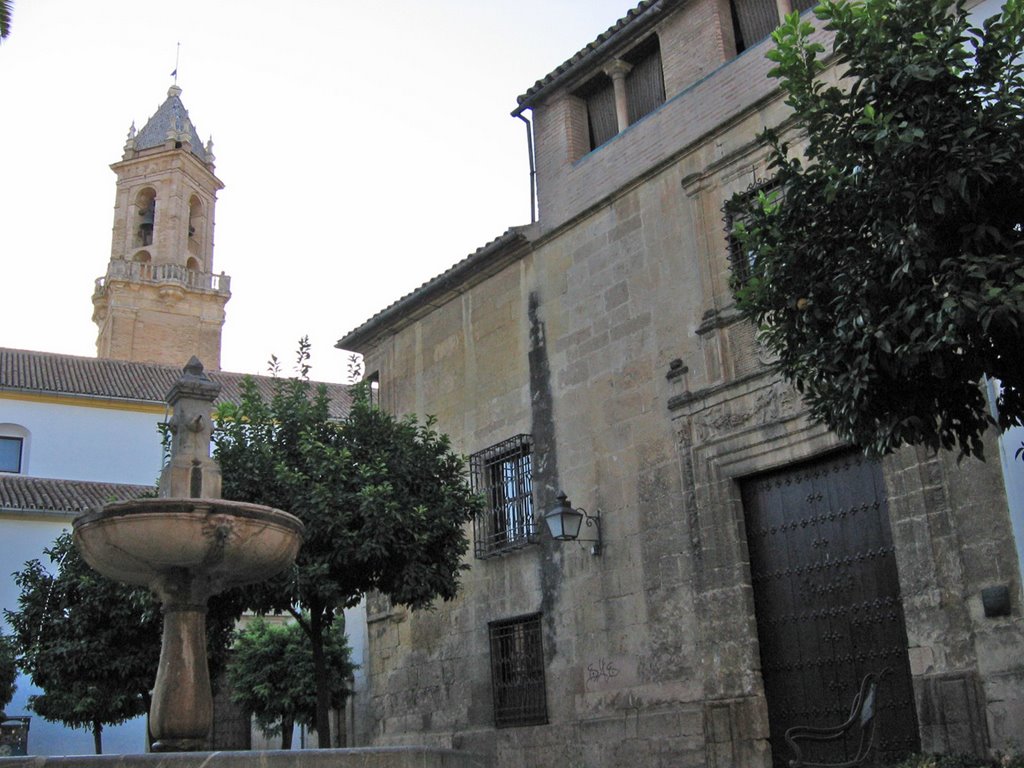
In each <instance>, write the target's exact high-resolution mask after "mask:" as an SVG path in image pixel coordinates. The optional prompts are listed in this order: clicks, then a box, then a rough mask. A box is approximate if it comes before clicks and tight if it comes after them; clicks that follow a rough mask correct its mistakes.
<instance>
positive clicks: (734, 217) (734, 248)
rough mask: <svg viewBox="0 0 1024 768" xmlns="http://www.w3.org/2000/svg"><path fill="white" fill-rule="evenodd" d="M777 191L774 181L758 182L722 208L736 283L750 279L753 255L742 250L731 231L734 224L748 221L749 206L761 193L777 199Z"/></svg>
mask: <svg viewBox="0 0 1024 768" xmlns="http://www.w3.org/2000/svg"><path fill="white" fill-rule="evenodd" d="M779 190H780V188H779V184H778V182H777V181H776V180H775V179H768V180H767V181H763V180H758V181H755V182H754V183H753V184H751V185H750V186H749V187H748V188H747V190H746V191H745V192H743V193H742V194H741V195H740V197H739V199H738V200H736V201H734V200H732V199H729V200H726V202H725V205H723V206H722V213H723V214H724V216H723V218H722V221H724V222H725V236H726V240H727V241H728V243H729V266H730V267H731V268H732V271H733V275H734V276H735V278H736V282H737V283H741V284H742V283H745V282H746V281H747V278H749V277H750V270H751V268H752V267H753V265H754V254H753V252H752V251H748V250H746V249H744V248H743V244H742V243H741V242H740V239H739V238H738V237H736V236H735V235H734V234H733V230H734V229H735V227H736V224H738V223H740V222H746V221H747V220H748V216H749V214H748V213H747V211H748V210H749V206H751V205H753V203H754V201H755V200H756V199H757V198H758V196H759V195H760V194H761V193H764V195H765V196H767V197H772V196H774V197H775V198H777V197H778V195H779Z"/></svg>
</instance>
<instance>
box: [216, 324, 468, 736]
mask: <svg viewBox="0 0 1024 768" xmlns="http://www.w3.org/2000/svg"><path fill="white" fill-rule="evenodd" d="M308 360H309V345H308V342H307V341H306V340H305V339H303V340H302V341H301V342H300V348H299V356H298V369H299V370H298V376H297V377H295V378H290V379H278V380H277V382H276V383H275V387H274V391H273V395H272V397H271V398H270V400H269V401H266V400H265V399H264V398H263V397H261V396H260V394H259V392H258V391H257V389H256V385H255V383H254V382H253V381H252V380H247V381H244V382H243V384H242V396H241V401H240V403H239V404H238V405H231V404H227V405H224V406H222V407H221V409H220V411H219V413H218V419H217V428H216V430H215V432H214V443H215V452H214V455H215V457H216V459H217V461H219V462H220V466H221V470H222V472H223V476H224V497H225V498H228V499H235V500H239V501H249V502H254V503H258V504H267V505H269V506H272V507H277V508H279V509H283V510H285V511H288V512H291V513H292V514H294V515H296V516H297V517H299V519H301V520H302V522H303V523H304V524H305V526H306V531H305V541H304V543H303V545H302V548H301V549H300V550H299V555H298V558H297V560H296V564H295V567H294V568H293V569H292V570H291V571H287V572H285V573H283V574H281V575H279V576H278V577H276V578H275V579H272V580H270V581H268V582H265V583H264V584H262V585H256V586H254V587H250V588H247V589H248V593H249V596H250V607H251V608H252V609H253V610H255V611H256V612H257V613H270V612H289V613H291V614H292V615H293V616H294V617H295V620H296V621H297V622H298V624H299V625H300V626H301V627H302V629H303V630H304V631H305V632H306V633H307V635H308V637H309V638H310V643H311V646H312V652H313V657H314V663H315V665H316V676H317V680H318V681H323V682H324V684H322V685H321V686H320V687H319V689H318V692H317V694H318V706H317V722H316V730H317V731H318V733H319V734H320V736H321V744H324V745H326V744H327V743H329V735H330V726H329V722H328V718H327V710H328V700H329V695H328V690H327V688H326V676H325V667H324V666H323V665H324V664H325V660H324V659H325V657H324V637H325V634H326V632H327V630H328V629H329V627H330V626H331V623H332V622H333V621H334V618H335V616H336V615H337V613H338V612H339V611H341V610H342V609H343V608H345V607H350V606H354V605H356V604H357V603H358V602H359V600H360V599H361V598H362V597H363V596H364V595H365V594H366V593H367V592H369V591H371V590H378V591H380V592H381V593H383V594H384V595H386V596H387V597H388V598H389V599H390V600H391V601H392V602H393V603H395V604H401V605H405V606H408V607H410V608H425V607H427V606H429V605H430V604H431V602H433V601H434V600H436V599H437V598H441V599H444V600H449V599H451V598H453V597H454V596H455V594H456V592H457V590H458V586H459V574H460V572H461V570H462V569H463V568H465V567H467V566H465V565H464V564H463V563H462V556H463V554H464V553H465V552H466V549H467V546H468V540H467V537H466V532H465V525H466V523H467V522H468V521H469V520H470V519H471V518H472V516H473V514H474V513H475V512H476V511H477V510H478V509H479V508H480V505H481V503H482V502H481V500H480V499H479V497H477V496H476V495H475V494H473V493H472V492H471V491H470V489H469V487H468V486H467V484H466V482H465V477H464V475H465V462H464V460H463V459H462V458H461V457H460V456H458V455H456V454H455V453H454V452H453V451H452V449H451V444H450V442H449V440H448V438H447V436H445V435H443V434H440V433H438V432H437V431H436V430H435V429H434V428H433V420H431V419H427V421H426V422H425V423H419V422H418V421H417V420H416V418H415V417H413V416H409V417H405V418H395V417H394V416H392V415H390V414H388V413H386V412H384V411H383V410H381V409H379V408H376V407H374V406H373V405H372V404H371V403H370V402H369V398H368V397H367V394H366V391H365V390H364V389H362V388H361V387H358V386H357V387H356V388H354V390H353V392H354V394H355V396H354V399H353V402H352V405H351V408H350V411H349V414H348V416H347V417H346V418H344V419H342V420H340V421H339V420H333V419H332V418H331V416H330V408H329V400H328V397H327V392H326V388H325V387H323V386H319V387H314V386H313V384H312V383H311V382H310V381H309V379H308V373H309V364H308Z"/></svg>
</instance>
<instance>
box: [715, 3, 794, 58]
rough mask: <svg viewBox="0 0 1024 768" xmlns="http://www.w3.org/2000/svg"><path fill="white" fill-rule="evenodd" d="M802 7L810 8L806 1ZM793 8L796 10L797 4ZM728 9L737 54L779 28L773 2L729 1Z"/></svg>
mask: <svg viewBox="0 0 1024 768" xmlns="http://www.w3.org/2000/svg"><path fill="white" fill-rule="evenodd" d="M804 5H805V6H807V7H810V6H808V5H807V2H806V0H804ZM810 5H814V3H813V2H812V3H810ZM793 7H794V8H797V3H794V4H793ZM729 9H730V11H731V12H732V31H733V36H734V37H735V39H736V53H737V54H739V53H742V52H743V51H745V50H747V48H750V47H751V46H752V45H755V44H757V43H759V42H761V41H762V40H764V39H765V38H766V37H768V35H770V34H771V33H772V31H773V30H774V29H775V28H776V27H778V26H779V21H780V19H779V7H778V5H776V3H775V0H730V1H729ZM798 10H803V9H802V8H799V9H798Z"/></svg>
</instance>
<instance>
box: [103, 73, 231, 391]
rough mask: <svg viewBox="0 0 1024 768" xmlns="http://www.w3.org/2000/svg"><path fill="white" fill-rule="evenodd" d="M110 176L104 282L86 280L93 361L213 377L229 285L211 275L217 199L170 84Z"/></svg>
mask: <svg viewBox="0 0 1024 768" xmlns="http://www.w3.org/2000/svg"><path fill="white" fill-rule="evenodd" d="M111 168H112V169H113V171H114V172H115V173H116V174H117V196H116V198H115V200H114V227H113V236H112V239H111V249H110V262H109V263H108V265H107V272H106V274H105V275H104V276H103V277H101V278H99V279H97V280H96V289H95V292H94V293H93V298H92V302H93V321H94V322H95V323H96V325H97V326H98V328H99V334H98V336H97V338H96V353H97V355H98V356H99V357H106V358H112V359H114V360H131V361H135V362H143V363H164V364H166V365H175V366H179V367H180V366H181V365H183V364H184V362H185V361H187V360H188V359H189V358H190V357H192V356H193V355H195V356H196V357H198V358H199V359H200V360H202V361H203V364H204V365H205V366H206V368H207V370H213V371H215V370H219V369H220V335H221V328H223V326H224V305H225V304H226V303H227V301H228V299H229V298H231V288H230V278H228V276H227V275H225V274H223V273H221V274H219V275H218V274H214V272H213V224H214V206H215V205H216V201H217V192H218V191H219V190H221V189H223V187H224V184H223V183H222V182H221V181H220V179H218V178H217V177H216V176H215V175H214V156H213V144H212V141H210V142H207V143H206V145H205V146H204V145H203V143H202V142H201V141H200V139H199V135H198V134H197V133H196V129H195V127H194V126H193V125H192V121H191V120H190V119H189V116H188V112H187V111H186V109H185V106H184V104H182V101H181V88H179V87H177V86H176V85H175V86H171V88H170V89H169V90H168V91H167V99H166V100H165V101H164V103H163V104H161V105H160V107H159V108H158V109H157V111H156V112H155V113H154V114H153V116H152V117H151V118H150V119H149V120H148V121H147V122H146V124H145V125H144V126H143V127H142V130H140V131H138V132H136V130H135V124H134V123H132V127H131V130H130V131H129V132H128V140H127V142H126V143H125V148H124V156H123V157H122V158H121V160H120V162H117V163H114V164H113V165H112V166H111Z"/></svg>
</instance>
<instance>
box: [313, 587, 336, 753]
mask: <svg viewBox="0 0 1024 768" xmlns="http://www.w3.org/2000/svg"><path fill="white" fill-rule="evenodd" d="M310 608H311V611H310V616H309V629H310V633H309V643H310V646H311V647H312V649H313V674H314V675H315V677H316V738H317V744H318V745H319V747H320V748H321V749H327V748H329V747H330V746H331V718H330V715H329V710H330V708H331V690H330V688H329V684H328V679H327V674H328V672H327V658H326V656H325V655H324V631H325V630H326V626H325V622H324V616H323V611H322V610H317V609H316V606H310Z"/></svg>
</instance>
